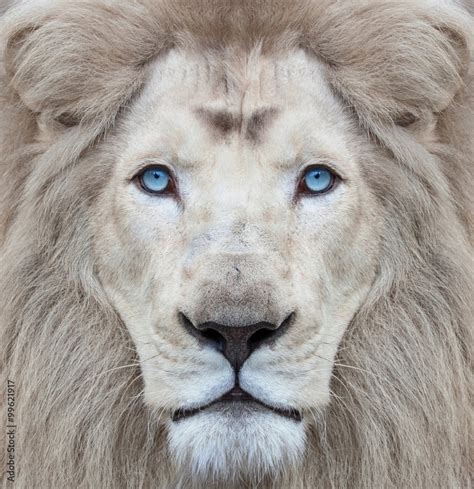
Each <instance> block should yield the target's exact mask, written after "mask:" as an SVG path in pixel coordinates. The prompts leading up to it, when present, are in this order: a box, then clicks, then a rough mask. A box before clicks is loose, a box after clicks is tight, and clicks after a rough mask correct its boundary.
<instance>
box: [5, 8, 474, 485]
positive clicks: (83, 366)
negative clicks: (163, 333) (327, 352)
mask: <svg viewBox="0 0 474 489" xmlns="http://www.w3.org/2000/svg"><path fill="white" fill-rule="evenodd" d="M433 4H434V2H428V1H415V0H410V1H408V0H405V1H390V0H370V1H369V0H366V1H351V2H340V1H336V0H322V1H309V0H308V1H297V2H291V3H290V2H283V1H282V0H280V1H278V0H261V1H258V2H253V1H250V0H248V1H247V0H246V1H243V2H238V5H236V2H232V1H230V0H229V1H227V0H225V1H222V0H221V1H218V0H192V1H190V0H187V1H186V0H178V1H174V2H171V1H170V2H167V1H160V2H153V1H148V0H137V1H125V0H118V1H115V2H108V1H105V0H103V1H99V0H96V1H90V0H89V1H84V0H80V1H68V0H57V1H54V2H50V4H45V3H43V4H42V5H40V6H39V7H38V8H36V7H35V5H34V3H31V4H25V5H20V7H18V9H13V10H12V11H10V12H9V13H8V14H7V16H6V17H4V19H3V20H2V31H1V36H2V37H1V43H2V44H1V45H2V49H3V52H2V55H1V56H2V68H1V70H2V72H1V81H0V90H1V94H0V97H1V98H0V175H1V180H0V243H1V246H2V248H1V256H0V337H1V343H0V344H1V345H2V349H1V353H0V355H1V356H0V366H1V367H0V368H1V378H2V385H3V386H5V385H6V379H12V380H14V381H15V383H16V386H17V392H16V394H17V405H16V418H17V424H18V432H17V438H16V442H17V482H16V484H17V486H18V487H21V488H51V489H56V488H58V489H60V488H61V489H64V488H78V489H80V488H83V489H85V488H104V489H107V488H110V489H112V488H113V489H117V488H122V487H124V488H125V487H133V488H152V487H153V488H157V487H158V488H170V487H176V486H177V484H178V482H177V474H176V471H175V468H174V467H173V460H171V458H170V457H169V455H168V454H167V451H166V444H165V441H166V440H165V439H164V434H163V430H162V427H161V423H160V413H155V412H150V411H149V410H148V408H146V407H145V406H144V405H143V404H142V402H141V397H140V393H141V390H142V387H143V386H142V385H141V378H140V371H139V367H138V365H137V366H136V367H135V368H122V367H123V366H125V365H130V364H136V357H135V353H134V349H133V345H132V343H131V340H130V339H129V336H128V333H127V331H126V328H125V327H124V325H123V324H122V323H121V321H120V319H119V318H118V317H117V316H116V314H115V313H114V311H113V309H112V308H111V307H110V305H109V304H108V301H107V299H106V298H105V296H104V294H103V292H102V290H101V286H100V284H99V283H98V281H97V279H96V278H95V273H94V261H93V259H92V253H91V244H92V236H91V230H90V227H89V222H90V219H89V216H90V215H91V213H92V212H94V202H95V199H96V197H97V195H98V193H99V192H100V190H101V187H102V186H103V184H104V182H105V180H106V178H107V168H106V167H104V166H103V165H102V166H101V164H100V143H101V140H102V139H103V138H104V137H107V131H108V130H109V129H110V127H111V126H112V125H113V124H114V121H115V120H116V118H117V117H120V113H121V111H123V110H126V107H127V104H129V103H130V101H131V100H132V99H133V97H134V96H135V95H136V94H137V93H138V91H139V90H140V88H141V87H142V86H143V84H144V83H146V76H147V66H148V63H149V62H150V61H151V60H153V59H154V58H156V57H157V56H158V55H159V54H160V52H162V51H163V50H166V49H170V48H171V47H172V46H174V45H181V46H185V47H187V48H188V49H205V50H208V51H209V52H215V55H216V56H218V55H219V49H221V47H222V46H223V45H231V44H239V45H241V46H244V47H246V48H248V49H251V48H252V47H253V46H254V45H255V43H257V42H259V43H261V44H262V49H263V51H264V52H271V50H284V49H286V48H287V47H288V46H294V45H302V46H304V47H305V48H306V49H307V50H310V51H312V52H314V53H315V55H316V56H318V57H319V58H320V59H322V60H323V61H324V62H325V63H326V64H327V66H328V73H329V76H330V81H331V84H332V87H333V89H334V91H335V92H336V93H337V94H338V95H339V96H340V97H341V98H342V99H343V100H344V101H345V102H346V103H347V105H348V106H349V107H350V108H351V109H352V110H353V112H354V117H356V118H357V119H358V120H359V122H360V124H361V126H362V127H363V128H364V129H365V130H366V131H367V132H368V133H369V134H370V135H371V136H372V137H373V139H374V141H376V143H377V144H378V146H379V149H378V151H379V154H380V159H379V160H377V161H375V160H374V162H373V163H372V164H371V165H370V166H369V168H368V170H367V178H368V179H369V181H370V182H371V186H372V188H373V189H374V192H375V193H376V194H377V195H378V196H379V205H380V206H381V207H383V209H384V214H385V216H386V227H385V228H386V234H385V236H384V240H383V251H382V257H381V262H380V270H379V274H378V277H377V280H376V282H375V283H374V286H373V289H372V291H371V293H370V294H369V298H368V300H367V302H366V304H365V305H364V306H363V307H362V308H361V310H360V311H359V313H358V314H357V316H356V317H355V318H354V320H353V322H352V324H351V325H350V327H349V329H348V331H347V333H346V335H345V337H344V340H343V342H342V344H341V347H340V352H339V354H338V359H337V363H338V364H339V365H340V366H337V367H336V368H335V371H334V376H333V384H332V391H333V393H334V398H333V401H332V403H331V404H330V406H329V408H328V409H327V410H326V412H325V413H324V414H323V415H320V416H317V417H315V420H314V426H313V431H312V433H311V445H310V447H309V449H308V453H307V457H306V461H305V470H304V471H303V472H302V473H299V474H297V475H294V474H293V475H292V476H291V477H290V476H289V478H288V480H287V481H285V482H284V484H283V487H284V488H285V489H286V488H295V489H296V488H344V487H350V488H354V489H362V488H367V489H368V488H382V487H383V488H466V487H470V484H471V479H470V470H471V469H472V465H471V457H472V453H471V452H470V450H469V447H472V441H473V440H472V408H473V406H472V385H473V384H472V380H473V379H472V344H473V337H472V326H473V322H472V318H473V317H474V315H473V313H474V311H473V307H472V303H473V300H472V295H473V276H474V273H473V262H472V256H473V255H472V251H473V224H474V222H473V210H474V204H473V201H472V188H473V182H474V161H473V159H474V158H473V155H474V143H473V137H472V134H474V92H473V83H472V69H471V68H470V66H471V63H470V61H469V60H470V59H471V51H470V49H472V38H471V36H472V30H473V23H472V19H471V17H470V16H469V14H468V13H467V12H465V11H464V10H462V9H461V8H457V7H455V6H454V5H451V4H449V3H446V4H445V5H444V6H442V5H439V6H437V7H436V8H434V6H433ZM344 366H349V367H344ZM1 416H2V419H5V416H4V397H2V413H1ZM3 456H4V452H3V451H2V457H3ZM4 466H5V464H4V463H3V460H2V467H4ZM289 469H290V468H289ZM288 472H289V473H291V470H288ZM182 484H183V486H184V487H192V481H182ZM243 484H244V483H242V484H241V485H240V486H239V487H243ZM272 485H273V483H272V481H265V480H264V481H261V483H260V485H259V486H258V487H260V488H267V487H272ZM4 486H5V487H8V483H7V481H6V478H5V476H4ZM280 486H281V483H280ZM249 487H257V486H256V485H255V484H253V485H251V486H249Z"/></svg>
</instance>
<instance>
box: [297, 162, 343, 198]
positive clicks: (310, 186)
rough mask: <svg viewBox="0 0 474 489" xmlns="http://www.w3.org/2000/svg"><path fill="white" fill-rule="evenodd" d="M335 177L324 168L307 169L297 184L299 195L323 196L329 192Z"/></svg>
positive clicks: (335, 179)
mask: <svg viewBox="0 0 474 489" xmlns="http://www.w3.org/2000/svg"><path fill="white" fill-rule="evenodd" d="M337 178H338V177H337V175H336V174H335V173H334V172H332V171H331V170H330V169H329V168H327V167H325V166H313V167H311V168H308V169H307V170H306V171H305V172H304V174H303V176H302V178H301V180H300V183H299V186H298V193H300V194H313V195H314V194H324V193H326V192H329V191H330V190H331V189H332V188H333V187H334V185H335V183H336V181H337Z"/></svg>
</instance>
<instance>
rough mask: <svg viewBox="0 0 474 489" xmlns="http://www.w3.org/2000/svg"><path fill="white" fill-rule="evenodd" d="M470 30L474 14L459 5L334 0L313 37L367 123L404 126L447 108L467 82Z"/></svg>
mask: <svg viewBox="0 0 474 489" xmlns="http://www.w3.org/2000/svg"><path fill="white" fill-rule="evenodd" d="M470 29H472V19H471V18H470V17H469V16H468V15H467V13H465V12H464V14H463V11H462V10H461V9H459V8H457V7H455V6H454V5H446V4H445V5H444V6H443V5H440V6H439V8H436V9H434V8H432V7H428V6H426V5H425V7H422V6H421V5H420V2H415V1H413V0H410V1H407V0H402V1H396V2H395V1H390V0H382V1H378V2H370V3H367V2H354V4H352V5H350V6H347V5H344V6H343V7H342V6H340V4H338V3H337V2H336V3H334V4H331V7H330V8H329V10H328V12H327V13H326V14H325V15H323V17H322V20H321V22H320V23H319V24H318V23H317V25H316V26H314V29H313V30H312V32H311V33H310V34H309V35H310V38H309V39H310V41H309V42H310V45H311V47H312V49H313V50H314V51H315V52H317V53H318V54H319V55H320V56H321V57H322V58H323V59H324V60H326V62H327V63H328V66H329V68H328V71H329V75H330V79H331V82H332V84H333V86H334V87H335V89H336V90H337V91H338V92H339V93H340V95H341V96H342V97H343V99H344V100H346V101H347V102H348V103H349V104H350V105H351V106H353V107H354V108H355V110H356V111H357V113H358V114H359V116H360V117H361V119H362V120H363V121H366V122H369V123H370V122H372V123H377V124H380V123H391V124H397V125H400V126H403V127H407V126H409V125H411V124H413V123H415V122H416V121H422V120H431V119H432V115H433V114H438V113H440V112H442V111H443V110H445V109H446V108H447V107H448V106H449V105H450V103H451V102H452V101H453V99H454V97H455V95H456V94H457V93H458V92H459V90H460V89H461V87H462V86H463V80H464V78H465V76H466V73H467V71H468V69H469V60H470V44H471V33H470V32H471V31H470ZM312 40H314V41H312Z"/></svg>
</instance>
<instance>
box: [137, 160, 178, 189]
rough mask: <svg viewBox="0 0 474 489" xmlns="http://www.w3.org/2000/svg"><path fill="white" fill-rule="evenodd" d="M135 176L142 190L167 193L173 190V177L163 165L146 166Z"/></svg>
mask: <svg viewBox="0 0 474 489" xmlns="http://www.w3.org/2000/svg"><path fill="white" fill-rule="evenodd" d="M135 178H136V180H137V182H138V184H139V186H140V187H141V188H142V190H144V191H145V192H147V193H149V194H154V195H168V194H173V193H174V191H175V185H174V181H173V177H172V176H171V173H170V171H169V170H168V169H167V168H166V167H164V166H148V167H146V168H145V169H143V170H142V171H141V172H140V173H139V174H138V175H137V176H136V177H135Z"/></svg>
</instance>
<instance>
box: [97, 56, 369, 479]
mask: <svg viewBox="0 0 474 489" xmlns="http://www.w3.org/2000/svg"><path fill="white" fill-rule="evenodd" d="M355 126H356V125H355V124H354V123H353V122H352V121H351V118H350V116H349V115H348V114H347V113H346V112H345V111H344V109H343V106H342V103H341V102H340V101H339V100H338V99H337V98H336V97H335V96H334V95H333V94H332V93H331V90H330V89H329V85H328V83H327V81H326V80H325V73H324V68H323V66H322V65H321V64H320V63H319V62H318V61H316V60H315V59H313V58H311V57H310V56H308V55H306V54H305V53H303V52H302V51H296V52H293V53H291V54H289V55H287V56H284V55H281V56H280V57H273V58H268V57H265V56H263V55H262V56H260V55H258V53H257V54H254V55H253V56H250V57H249V58H245V59H243V58H241V57H239V56H238V55H235V54H233V55H228V59H227V58H226V59H225V62H224V63H221V64H219V63H217V62H215V60H214V62H213V61H212V60H209V59H204V58H200V57H198V56H197V55H191V54H188V53H184V52H179V51H171V52H169V53H168V54H167V55H166V56H163V57H162V58H161V59H160V60H159V61H157V62H156V63H155V65H154V66H153V70H152V74H151V76H150V78H149V81H148V83H147V86H146V87H145V88H144V90H143V93H142V94H141V96H140V97H139V99H137V100H136V101H135V102H134V103H133V105H132V106H131V107H130V110H129V112H128V113H127V114H125V116H124V117H123V120H122V122H121V124H120V125H119V127H118V128H117V130H116V132H115V134H114V135H113V137H112V138H111V143H110V144H108V146H107V149H106V152H107V153H108V154H109V156H112V158H113V160H114V167H113V174H112V176H111V178H110V179H109V182H108V185H107V187H106V188H105V190H104V192H103V195H102V198H101V199H100V201H99V202H98V204H97V205H98V209H99V211H98V212H97V215H98V216H99V217H98V218H97V222H96V242H95V250H96V254H97V256H98V262H99V267H98V268H99V275H100V278H101V281H102V283H103V285H104V287H105V289H106V291H107V294H108V296H109V298H110V300H111V301H112V303H113V305H114V307H115V308H116V310H117V311H118V313H119V314H120V316H121V318H122V319H123V321H124V323H125V325H126V326H127V328H128V330H129V331H130V334H131V337H132V338H133V341H134V343H135V345H136V349H137V352H138V355H139V360H140V367H141V370H142V374H143V379H144V383H145V391H144V397H145V399H146V402H147V404H148V405H149V406H150V407H151V408H153V409H155V410H156V412H157V413H165V415H166V419H167V426H168V433H169V436H168V439H169V446H170V449H171V451H172V453H173V454H174V456H175V460H176V461H177V462H178V463H179V464H181V466H182V470H184V467H188V468H189V469H190V470H192V472H193V474H194V476H195V477H196V476H197V475H199V474H201V475H203V477H204V476H205V475H206V474H211V473H212V474H213V475H214V476H215V475H219V474H223V473H228V472H229V471H233V472H236V471H245V472H265V471H270V470H273V471H275V470H276V469H277V467H278V465H279V464H280V462H282V461H283V460H288V459H289V460H292V461H293V464H290V465H291V466H297V462H298V461H299V460H300V458H301V457H300V456H301V454H302V452H303V451H304V448H305V436H306V430H307V427H308V420H309V419H310V417H311V416H313V415H314V414H315V412H317V411H318V410H320V409H323V408H324V406H325V405H326V404H327V403H328V401H329V399H330V378H331V371H332V368H333V364H334V358H335V354H336V351H337V348H338V345H339V342H340V340H341V337H342V335H343V334H344V332H345V330H346V328H347V327H348V324H349V323H350V321H351V319H352V318H353V316H354V314H355V313H356V311H357V310H358V308H359V307H360V305H361V303H362V301H363V300H364V298H365V297H366V294H367V292H368V289H369V287H370V285H371V283H372V281H373V278H374V274H375V263H376V258H377V249H378V225H379V224H378V222H379V219H378V217H377V213H376V212H375V208H376V206H375V204H374V197H373V196H372V194H371V191H370V188H368V185H367V183H366V181H365V178H364V172H363V168H362V163H361V161H360V155H359V153H358V147H359V146H360V138H361V137H362V136H361V135H360V134H359V133H358V132H357V129H356V127H355ZM365 145H367V143H365ZM315 172H316V173H315ZM318 172H319V173H318ZM325 178H326V179H327V178H329V179H330V180H331V181H330V182H329V184H328V185H326V187H325V186H324V179H325ZM311 179H313V183H312V181H311ZM318 179H319V180H320V181H319V182H318V181H317V180H318ZM314 182H316V183H314ZM313 184H314V185H316V187H314V186H312V185H313ZM153 185H155V187H153ZM160 185H161V187H160ZM318 185H320V186H321V188H322V191H320V188H319V187H318ZM156 186H157V187H156ZM150 187H151V188H150ZM156 188H158V191H156ZM314 188H316V191H314V190H313V189H314Z"/></svg>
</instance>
